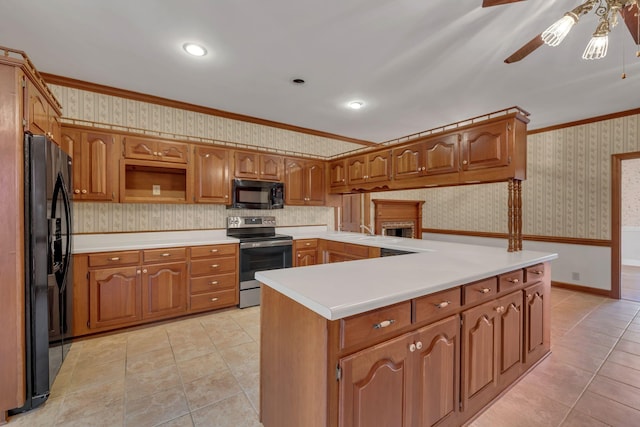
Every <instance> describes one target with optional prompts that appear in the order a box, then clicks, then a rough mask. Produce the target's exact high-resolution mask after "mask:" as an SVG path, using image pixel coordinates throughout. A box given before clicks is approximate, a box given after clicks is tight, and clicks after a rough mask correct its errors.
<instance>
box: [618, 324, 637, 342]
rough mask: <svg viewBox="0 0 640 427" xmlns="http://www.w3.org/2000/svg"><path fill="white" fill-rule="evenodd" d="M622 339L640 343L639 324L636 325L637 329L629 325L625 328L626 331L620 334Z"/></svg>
mask: <svg viewBox="0 0 640 427" xmlns="http://www.w3.org/2000/svg"><path fill="white" fill-rule="evenodd" d="M622 339H625V340H628V341H633V342H637V343H640V326H639V327H638V330H637V331H636V330H633V329H632V328H631V327H629V328H628V329H627V332H625V333H624V334H622Z"/></svg>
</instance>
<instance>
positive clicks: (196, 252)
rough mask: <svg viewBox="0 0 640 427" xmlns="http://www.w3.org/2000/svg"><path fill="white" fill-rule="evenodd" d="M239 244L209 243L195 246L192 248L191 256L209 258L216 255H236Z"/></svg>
mask: <svg viewBox="0 0 640 427" xmlns="http://www.w3.org/2000/svg"><path fill="white" fill-rule="evenodd" d="M237 249H238V245H236V244H229V245H209V246H194V247H192V248H191V258H207V257H214V256H225V255H235V254H236V252H237Z"/></svg>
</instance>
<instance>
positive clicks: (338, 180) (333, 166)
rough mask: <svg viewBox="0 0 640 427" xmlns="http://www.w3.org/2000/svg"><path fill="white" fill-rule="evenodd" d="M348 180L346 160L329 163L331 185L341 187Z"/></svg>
mask: <svg viewBox="0 0 640 427" xmlns="http://www.w3.org/2000/svg"><path fill="white" fill-rule="evenodd" d="M346 181H347V168H346V166H345V161H344V160H336V161H335V162H331V163H330V164H329V185H330V186H331V187H341V186H343V185H345V184H346Z"/></svg>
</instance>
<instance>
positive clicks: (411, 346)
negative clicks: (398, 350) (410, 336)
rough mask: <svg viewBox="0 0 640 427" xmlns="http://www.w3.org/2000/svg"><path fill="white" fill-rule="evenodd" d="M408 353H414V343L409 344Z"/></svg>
mask: <svg viewBox="0 0 640 427" xmlns="http://www.w3.org/2000/svg"><path fill="white" fill-rule="evenodd" d="M409 351H410V352H411V353H413V352H414V351H416V345H415V344H414V343H411V344H409Z"/></svg>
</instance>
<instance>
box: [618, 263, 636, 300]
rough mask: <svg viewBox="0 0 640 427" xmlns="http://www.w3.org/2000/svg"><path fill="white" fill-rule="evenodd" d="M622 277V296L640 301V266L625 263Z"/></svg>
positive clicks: (621, 273) (621, 272)
mask: <svg viewBox="0 0 640 427" xmlns="http://www.w3.org/2000/svg"><path fill="white" fill-rule="evenodd" d="M620 279H621V280H620V295H621V296H622V298H624V299H628V300H632V301H638V302H640V267H638V266H634V265H623V266H622V269H621V270H620Z"/></svg>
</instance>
